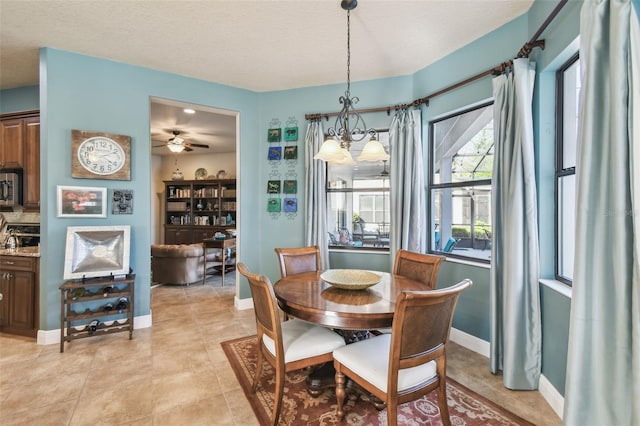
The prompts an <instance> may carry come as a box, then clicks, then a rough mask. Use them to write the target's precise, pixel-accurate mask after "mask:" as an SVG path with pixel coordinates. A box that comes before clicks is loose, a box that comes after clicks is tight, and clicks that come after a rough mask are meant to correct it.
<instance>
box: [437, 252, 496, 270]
mask: <svg viewBox="0 0 640 426" xmlns="http://www.w3.org/2000/svg"><path fill="white" fill-rule="evenodd" d="M434 254H437V255H441V256H442V255H443V253H434ZM445 256H446V255H445ZM447 262H451V263H459V264H461V265H468V266H475V267H478V268H485V269H491V264H490V263H485V262H474V261H473V260H467V259H460V258H458V257H449V256H447Z"/></svg>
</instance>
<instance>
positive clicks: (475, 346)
mask: <svg viewBox="0 0 640 426" xmlns="http://www.w3.org/2000/svg"><path fill="white" fill-rule="evenodd" d="M449 339H450V340H451V341H452V342H454V343H457V344H459V345H460V346H464V347H465V348H467V349H469V350H471V351H474V352H476V353H479V354H480V355H482V356H484V357H487V358H489V354H490V350H491V349H490V345H489V342H487V341H486V340H482V339H480V338H479V337H476V336H473V335H471V334H469V333H465V332H464V331H460V330H458V329H457V328H453V327H451V334H449Z"/></svg>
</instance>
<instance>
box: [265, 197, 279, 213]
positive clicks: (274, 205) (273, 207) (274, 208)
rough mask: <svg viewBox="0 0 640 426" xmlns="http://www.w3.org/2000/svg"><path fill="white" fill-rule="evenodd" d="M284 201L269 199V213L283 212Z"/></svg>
mask: <svg viewBox="0 0 640 426" xmlns="http://www.w3.org/2000/svg"><path fill="white" fill-rule="evenodd" d="M281 205H282V200H280V198H269V199H268V200H267V211H268V212H269V213H276V212H279V211H280V210H282V207H281Z"/></svg>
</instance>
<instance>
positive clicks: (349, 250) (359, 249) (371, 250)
mask: <svg viewBox="0 0 640 426" xmlns="http://www.w3.org/2000/svg"><path fill="white" fill-rule="evenodd" d="M329 252H331V253H375V254H387V255H388V254H389V249H388V248H374V247H344V248H342V247H341V248H337V247H336V248H333V247H329Z"/></svg>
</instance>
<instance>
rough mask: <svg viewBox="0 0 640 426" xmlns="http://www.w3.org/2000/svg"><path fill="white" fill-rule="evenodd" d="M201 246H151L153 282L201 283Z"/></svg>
mask: <svg viewBox="0 0 640 426" xmlns="http://www.w3.org/2000/svg"><path fill="white" fill-rule="evenodd" d="M203 253H204V250H203V248H202V244H152V245H151V274H152V277H153V281H154V282H158V283H166V284H190V283H192V282H196V281H202V278H203V276H204V275H203V274H204V256H203Z"/></svg>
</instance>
